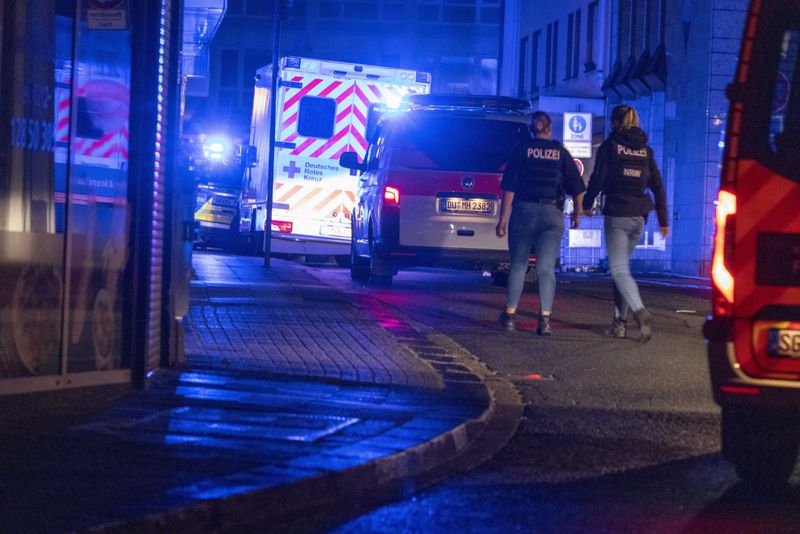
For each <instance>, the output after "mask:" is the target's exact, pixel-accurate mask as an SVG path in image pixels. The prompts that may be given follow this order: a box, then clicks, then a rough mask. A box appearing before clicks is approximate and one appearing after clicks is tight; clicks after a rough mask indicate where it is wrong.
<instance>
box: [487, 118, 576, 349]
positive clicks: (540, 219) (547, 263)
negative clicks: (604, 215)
mask: <svg viewBox="0 0 800 534" xmlns="http://www.w3.org/2000/svg"><path fill="white" fill-rule="evenodd" d="M531 130H532V131H533V134H534V137H533V138H529V139H526V140H524V141H522V142H521V143H519V144H517V145H516V146H515V147H514V148H513V149H512V150H511V153H510V155H509V159H508V164H507V165H506V170H505V172H504V173H503V180H502V182H501V183H500V187H501V189H502V190H503V200H502V203H501V206H500V221H499V222H498V223H497V228H496V229H495V231H496V233H497V237H500V238H502V237H505V236H506V233H508V248H509V253H510V255H511V268H510V271H509V273H508V297H507V300H506V309H505V311H503V312H502V313H501V314H500V324H501V326H502V327H503V328H504V329H505V330H514V328H515V324H514V318H515V314H516V312H517V306H518V304H519V300H520V297H521V296H522V289H523V287H524V285H525V273H526V271H527V269H528V261H529V258H530V253H531V246H532V245H533V246H535V254H536V271H537V274H538V278H539V322H538V326H537V328H536V333H537V334H539V335H540V336H548V335H550V334H552V330H551V328H550V314H551V312H552V311H553V300H554V299H555V293H556V275H555V264H556V259H557V258H558V254H559V251H560V249H561V238H562V237H563V235H564V211H563V210H564V201H565V198H566V195H567V194H569V195H571V196H572V199H573V206H575V209H574V210H573V213H572V215H571V218H572V219H571V223H570V224H571V226H572V227H573V228H577V227H578V223H579V221H580V211H581V210H580V206H581V199H582V198H583V192H584V191H585V189H586V188H585V186H584V183H583V179H582V178H581V176H580V174H579V173H578V169H577V168H576V167H575V162H574V161H573V160H572V156H570V154H569V152H568V151H567V150H566V149H565V148H564V146H563V145H562V144H561V143H559V142H558V141H553V140H551V139H550V136H551V134H552V130H553V128H552V121H551V120H550V116H549V115H548V114H547V113H544V112H542V111H537V112H536V113H534V114H533V115H532V116H531ZM509 217H510V219H509Z"/></svg>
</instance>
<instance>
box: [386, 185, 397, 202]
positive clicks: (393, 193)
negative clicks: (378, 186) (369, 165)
mask: <svg viewBox="0 0 800 534" xmlns="http://www.w3.org/2000/svg"><path fill="white" fill-rule="evenodd" d="M383 201H384V202H387V203H390V204H400V190H399V189H397V188H394V187H389V186H387V187H386V189H385V190H384V191H383Z"/></svg>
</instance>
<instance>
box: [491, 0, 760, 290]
mask: <svg viewBox="0 0 800 534" xmlns="http://www.w3.org/2000/svg"><path fill="white" fill-rule="evenodd" d="M746 9H747V0H596V1H589V2H586V1H578V0H573V1H564V2H559V3H558V4H557V5H555V4H553V3H552V2H546V1H535V0H531V1H524V0H519V1H516V2H515V1H513V0H508V1H507V4H506V11H505V13H504V16H505V20H506V22H507V24H506V25H505V38H504V40H503V42H504V46H505V47H508V48H507V49H504V54H503V56H502V64H501V92H502V93H503V94H509V95H520V96H525V97H529V98H531V99H532V101H533V103H534V105H537V104H538V107H542V109H546V110H553V111H556V112H557V113H558V112H563V111H578V110H579V109H578V108H579V107H580V108H583V107H584V106H585V105H586V102H585V99H586V98H587V96H588V95H589V94H592V95H594V98H596V99H599V100H600V104H599V106H600V107H601V108H602V109H603V112H602V115H603V117H602V120H601V121H599V122H600V124H598V123H597V122H595V139H598V138H601V137H602V135H605V134H607V133H608V131H609V125H608V121H607V120H606V119H605V117H607V116H608V114H609V112H610V109H611V108H612V107H613V106H615V105H617V104H621V103H625V104H628V105H631V106H634V107H636V108H637V110H638V111H639V114H640V118H641V123H642V128H643V129H644V130H645V131H646V132H647V133H648V135H649V137H650V144H651V146H652V147H653V149H654V152H655V155H656V158H657V160H658V163H659V166H660V168H661V170H662V174H663V176H664V180H665V183H666V185H667V194H668V208H669V212H670V215H671V217H672V225H673V229H672V235H671V236H670V237H669V238H668V239H667V240H666V242H665V241H663V240H661V239H660V236H659V235H658V232H657V225H656V223H655V221H654V220H653V219H654V217H651V220H650V221H649V222H648V225H647V227H646V230H645V235H644V236H643V239H642V242H641V243H640V245H639V246H638V247H637V250H636V251H635V253H634V265H635V267H636V268H639V269H645V270H665V271H671V272H673V273H676V274H683V275H691V276H702V277H708V276H709V272H710V263H711V254H712V243H713V233H714V199H715V197H716V192H717V188H718V185H719V170H720V169H719V164H720V156H721V143H722V133H723V131H724V126H725V116H726V113H727V106H728V102H727V99H726V98H725V94H724V90H725V86H726V85H727V84H728V83H729V82H730V80H732V78H733V74H734V69H735V65H736V59H737V57H738V52H739V43H740V40H741V35H742V30H743V28H742V24H743V21H744V15H745V12H746ZM513 20H517V21H518V23H517V24H514V23H510V24H509V23H508V22H509V21H513ZM510 32H512V33H510ZM536 47H538V50H537V48H536ZM587 60H588V61H587ZM576 61H577V62H579V64H578V69H579V72H578V75H577V76H575V68H576V67H575V63H576ZM581 61H583V65H581V64H580V62H581ZM587 63H588V64H587ZM528 64H530V65H531V66H530V68H528V67H527V65H528ZM591 67H595V70H594V71H592V70H590V68H591ZM570 69H571V70H570ZM581 69H583V70H584V71H585V72H584V75H583V76H581V73H580V70H581ZM534 71H535V72H534ZM581 78H583V79H581ZM554 96H558V97H559V98H560V99H561V100H560V101H559V102H560V103H561V105H560V106H559V105H556V104H557V103H556V102H554V101H553V99H552V97H554ZM556 131H558V130H556ZM594 145H595V148H596V146H597V143H596V142H595V143H594ZM586 167H587V175H588V174H589V173H590V169H591V162H587V164H586ZM589 224H592V223H589ZM588 250H589V249H586V250H585V251H584V252H583V255H584V256H585V254H586V253H587V251H588ZM562 252H564V253H566V254H570V253H573V254H574V251H569V250H568V249H567V248H566V247H565V249H564V251H562ZM562 255H564V254H562Z"/></svg>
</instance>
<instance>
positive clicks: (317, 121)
mask: <svg viewBox="0 0 800 534" xmlns="http://www.w3.org/2000/svg"><path fill="white" fill-rule="evenodd" d="M303 61H304V62H306V61H307V60H305V59H303ZM319 63H324V62H319ZM280 85H281V88H280V92H279V95H278V106H277V107H278V110H279V114H278V118H277V121H278V122H277V128H276V131H277V134H276V152H275V189H274V196H273V212H272V220H273V226H272V229H273V235H275V236H276V237H284V238H291V239H297V240H304V239H309V240H314V239H322V240H331V239H332V240H338V241H342V242H345V241H346V242H347V243H348V244H349V240H350V209H351V206H352V204H353V196H352V193H350V194H348V193H349V192H350V191H352V189H353V185H352V183H353V182H354V181H355V178H354V177H352V176H351V175H350V172H349V171H348V170H347V169H342V168H341V167H339V164H338V158H339V155H340V154H342V153H343V152H346V151H348V150H353V147H351V135H350V132H351V124H352V121H353V98H354V90H355V84H354V82H353V80H350V79H347V78H346V77H344V76H342V77H339V76H334V75H322V74H318V73H311V72H304V71H303V70H301V69H286V70H284V71H283V74H282V76H281V81H280ZM281 246H284V245H281V244H278V243H275V244H274V246H273V250H276V251H280V252H283V250H279V247H281ZM288 246H291V245H288ZM285 252H291V251H289V250H286V251H285Z"/></svg>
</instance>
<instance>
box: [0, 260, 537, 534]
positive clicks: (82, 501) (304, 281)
mask: <svg viewBox="0 0 800 534" xmlns="http://www.w3.org/2000/svg"><path fill="white" fill-rule="evenodd" d="M261 261H262V260H260V259H259V258H247V257H235V256H224V255H213V254H198V255H197V256H196V258H195V263H194V265H195V269H196V280H194V281H193V282H192V308H191V316H190V318H189V320H188V324H187V335H186V361H185V363H184V365H183V366H181V367H179V368H176V369H170V370H162V371H160V372H158V373H157V374H156V375H155V377H154V378H153V379H152V380H151V382H150V384H149V387H148V388H147V389H145V390H134V389H132V388H131V387H129V386H125V387H119V386H107V387H102V388H88V389H78V390H64V391H56V392H48V393H43V394H31V395H17V396H5V397H2V396H0V435H1V436H2V437H3V439H0V533H6V532H9V533H15V532H26V533H27V532H64V531H75V530H78V531H80V530H87V529H90V530H92V531H94V532H129V531H136V532H138V531H164V532H217V531H221V530H226V531H231V530H239V529H247V530H257V531H281V532H285V531H287V530H291V531H294V530H318V529H320V528H322V527H323V526H324V525H327V524H330V521H332V520H335V518H336V517H339V516H340V515H342V514H347V513H348V511H350V510H353V509H355V508H356V507H357V506H364V505H365V504H369V503H371V502H378V501H379V500H385V499H387V498H394V497H396V496H398V495H404V494H408V492H410V491H414V490H415V488H417V487H420V486H421V485H425V484H429V483H431V482H432V481H434V480H438V479H439V478H441V477H442V476H446V475H447V474H449V473H450V472H454V471H453V470H463V469H466V468H469V467H471V466H473V465H475V463H477V462H479V461H482V460H483V459H485V458H486V457H488V456H489V455H491V454H492V453H493V452H495V451H496V450H497V449H498V448H499V447H500V446H502V444H504V443H505V442H506V441H507V440H508V439H510V436H511V435H512V434H513V431H514V429H515V428H516V424H517V422H518V420H519V417H520V414H521V407H520V402H519V398H518V396H517V395H516V392H515V391H514V390H513V388H511V387H510V386H509V384H507V383H505V382H503V381H502V380H500V379H498V378H496V377H493V376H492V373H490V372H489V371H488V370H487V369H486V368H485V367H483V366H482V364H480V362H478V361H477V360H476V359H475V358H474V357H472V356H471V355H469V354H468V353H466V351H464V350H463V349H462V348H461V347H459V346H457V345H456V344H454V343H452V341H451V340H449V339H447V338H445V337H444V336H442V335H441V334H438V333H436V332H431V331H426V330H425V329H424V328H421V327H420V326H419V325H412V324H411V323H410V322H409V321H407V320H406V319H405V318H404V317H402V315H400V314H399V313H398V312H396V311H395V310H392V309H386V308H385V307H383V305H381V304H379V303H378V302H377V301H373V300H370V299H369V298H367V297H363V298H361V297H359V298H360V301H359V302H350V301H349V299H351V298H353V297H352V296H351V297H346V296H345V295H344V294H342V293H341V292H339V291H337V290H335V289H333V288H332V287H330V286H327V285H325V284H324V283H323V282H322V281H320V280H318V279H317V278H315V277H314V276H313V272H312V271H313V270H312V269H308V268H305V267H303V266H302V265H298V264H294V263H289V262H282V261H280V260H274V261H273V264H272V267H271V268H270V269H264V268H263V267H262V266H261Z"/></svg>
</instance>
